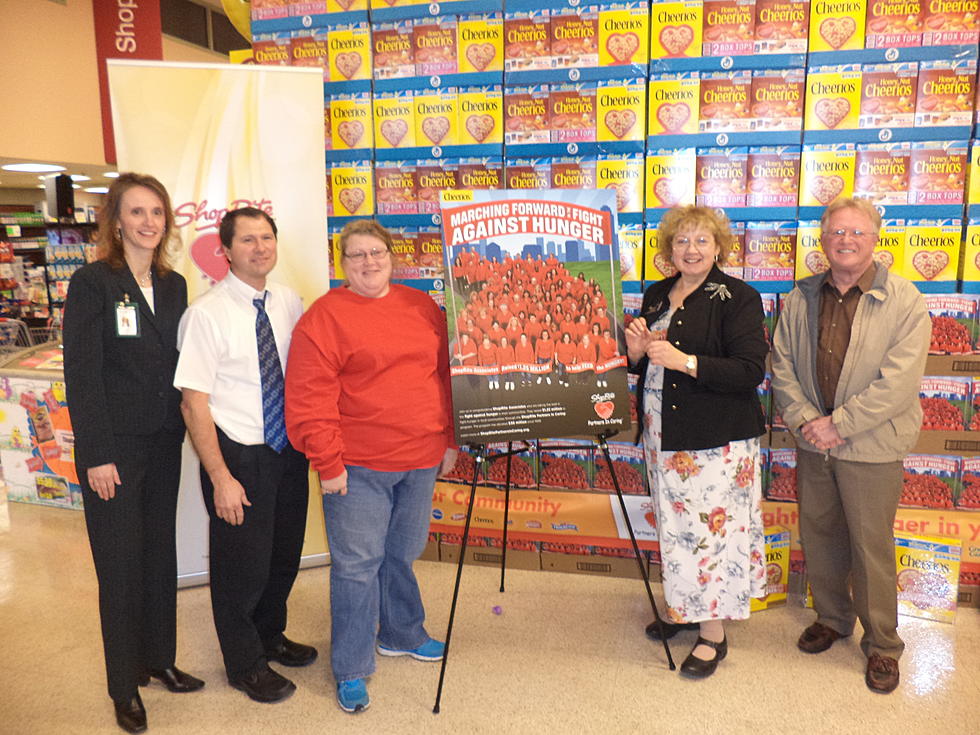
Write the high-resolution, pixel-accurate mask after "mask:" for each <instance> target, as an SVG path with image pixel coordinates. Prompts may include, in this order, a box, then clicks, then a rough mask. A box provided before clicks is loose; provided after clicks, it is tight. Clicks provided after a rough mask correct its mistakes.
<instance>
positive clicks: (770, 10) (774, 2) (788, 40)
mask: <svg viewBox="0 0 980 735" xmlns="http://www.w3.org/2000/svg"><path fill="white" fill-rule="evenodd" d="M809 25H810V0H756V2H755V44H754V50H755V53H757V54H805V53H806V49H807V30H808V29H809Z"/></svg>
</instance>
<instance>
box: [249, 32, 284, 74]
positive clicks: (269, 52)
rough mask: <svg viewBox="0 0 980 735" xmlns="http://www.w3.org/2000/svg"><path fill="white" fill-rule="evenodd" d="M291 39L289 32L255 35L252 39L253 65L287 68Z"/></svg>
mask: <svg viewBox="0 0 980 735" xmlns="http://www.w3.org/2000/svg"><path fill="white" fill-rule="evenodd" d="M292 38H293V37H292V34H291V33H290V32H289V31H280V32H279V33H256V34H255V36H253V37H252V56H253V58H254V59H255V63H256V64H262V65H264V66H289V63H290V61H291V50H290V44H291V43H292Z"/></svg>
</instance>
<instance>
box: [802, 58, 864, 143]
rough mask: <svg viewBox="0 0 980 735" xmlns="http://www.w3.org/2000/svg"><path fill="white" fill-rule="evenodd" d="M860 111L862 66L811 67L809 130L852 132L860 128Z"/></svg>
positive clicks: (808, 78)
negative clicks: (851, 130) (850, 130)
mask: <svg viewBox="0 0 980 735" xmlns="http://www.w3.org/2000/svg"><path fill="white" fill-rule="evenodd" d="M860 111H861V66H860V64H840V65H838V66H815V67H810V68H809V69H808V70H807V74H806V111H805V113H804V117H803V127H804V128H805V129H806V130H849V129H852V128H857V127H858V120H859V116H860Z"/></svg>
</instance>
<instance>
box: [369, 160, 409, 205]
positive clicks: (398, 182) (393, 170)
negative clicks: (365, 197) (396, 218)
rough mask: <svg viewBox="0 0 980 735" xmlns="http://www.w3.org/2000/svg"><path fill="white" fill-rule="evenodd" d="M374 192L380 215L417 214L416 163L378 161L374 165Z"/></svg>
mask: <svg viewBox="0 0 980 735" xmlns="http://www.w3.org/2000/svg"><path fill="white" fill-rule="evenodd" d="M374 190H375V192H376V198H377V205H376V208H377V213H378V214H417V213H418V211H419V207H418V173H417V171H416V166H415V161H377V162H376V163H375V164H374Z"/></svg>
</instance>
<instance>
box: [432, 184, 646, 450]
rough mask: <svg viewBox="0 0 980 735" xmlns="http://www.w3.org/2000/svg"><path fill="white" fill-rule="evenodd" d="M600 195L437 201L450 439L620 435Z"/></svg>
mask: <svg viewBox="0 0 980 735" xmlns="http://www.w3.org/2000/svg"><path fill="white" fill-rule="evenodd" d="M615 204H616V202H615V195H614V194H613V193H612V192H610V191H571V190H543V191H520V192H517V191H499V190H484V191H449V192H443V199H442V223H443V225H442V226H443V240H444V247H443V254H444V258H445V260H446V275H447V281H446V319H447V322H448V330H449V352H450V357H451V375H452V387H453V405H454V411H455V416H454V418H455V421H456V436H457V439H458V441H460V442H462V443H465V442H485V441H501V440H507V439H531V438H542V437H548V436H570V435H596V434H599V433H608V432H613V433H615V432H617V431H620V430H623V429H626V428H628V427H629V395H628V388H627V381H626V357H625V350H624V349H623V333H624V331H623V330H624V327H623V323H622V314H623V307H622V290H621V286H620V281H619V277H618V276H619V249H618V243H617V242H616V231H617V228H616V206H615Z"/></svg>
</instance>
